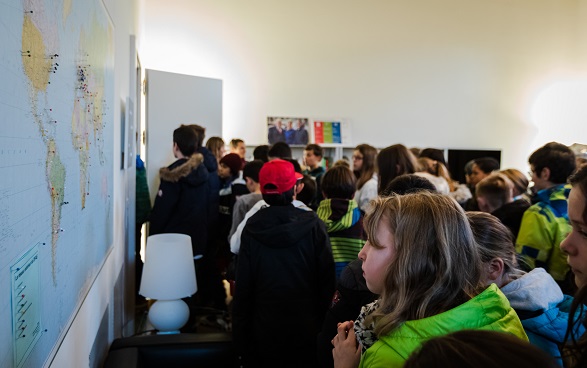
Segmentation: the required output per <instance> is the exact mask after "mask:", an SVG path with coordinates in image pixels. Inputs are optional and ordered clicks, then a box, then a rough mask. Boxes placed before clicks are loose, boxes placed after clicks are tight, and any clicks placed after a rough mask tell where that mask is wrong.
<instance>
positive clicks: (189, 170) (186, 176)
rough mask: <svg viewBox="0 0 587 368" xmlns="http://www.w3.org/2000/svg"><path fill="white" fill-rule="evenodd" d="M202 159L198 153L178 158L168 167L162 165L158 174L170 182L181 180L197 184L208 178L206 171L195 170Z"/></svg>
mask: <svg viewBox="0 0 587 368" xmlns="http://www.w3.org/2000/svg"><path fill="white" fill-rule="evenodd" d="M203 160H204V157H203V156H202V155H201V154H200V153H196V154H194V155H192V156H190V158H189V159H185V158H182V159H179V160H177V161H175V162H174V163H173V164H171V165H170V166H168V167H162V168H161V169H160V170H159V176H160V177H161V180H165V181H169V182H172V183H177V182H179V181H180V180H181V181H183V182H185V183H187V184H190V185H194V186H195V185H199V184H201V183H202V181H205V180H207V179H208V175H207V172H205V171H204V174H205V175H202V172H201V171H198V170H197V168H198V167H199V166H200V165H201V164H202V162H203Z"/></svg>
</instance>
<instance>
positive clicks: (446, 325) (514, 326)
mask: <svg viewBox="0 0 587 368" xmlns="http://www.w3.org/2000/svg"><path fill="white" fill-rule="evenodd" d="M464 329H469V330H493V331H503V332H509V333H512V334H514V335H515V336H518V337H520V338H523V339H527V336H526V333H525V332H524V329H523V327H522V324H521V323H520V320H519V318H518V316H517V314H516V312H515V311H514V310H513V309H512V308H511V307H510V304H509V303H508V300H507V299H506V297H505V296H504V295H503V293H502V292H501V291H500V290H499V289H498V288H497V286H496V285H495V284H491V285H490V286H489V287H487V289H485V290H484V291H483V292H482V293H481V294H479V295H477V296H476V297H474V298H473V299H471V300H469V301H467V302H465V303H463V304H461V305H459V306H457V307H455V308H453V309H451V310H448V311H446V312H443V313H440V314H437V315H434V316H431V317H427V318H423V319H419V320H413V321H406V322H404V324H403V325H402V326H401V327H399V328H398V329H396V330H394V331H392V332H391V333H390V334H388V335H385V336H383V337H381V338H380V340H382V341H383V342H384V343H385V344H387V345H389V346H391V347H393V346H394V345H397V341H396V340H395V339H396V338H397V336H396V335H398V334H400V335H401V337H403V338H409V339H413V340H414V341H417V340H421V339H429V338H432V337H436V336H441V335H446V334H448V333H451V332H454V331H459V330H464Z"/></svg>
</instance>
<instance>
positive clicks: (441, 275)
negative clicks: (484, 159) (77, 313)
mask: <svg viewBox="0 0 587 368" xmlns="http://www.w3.org/2000/svg"><path fill="white" fill-rule="evenodd" d="M365 229H366V231H367V235H368V239H369V240H368V241H367V243H366V244H365V246H364V247H363V249H362V250H361V252H360V253H359V258H360V259H361V260H362V261H363V273H364V276H365V280H366V282H367V286H368V288H369V290H370V291H371V292H373V293H376V294H380V295H381V297H380V299H379V300H378V303H377V304H378V306H377V308H375V310H374V311H373V312H372V313H370V314H369V315H368V316H366V319H365V326H372V327H373V333H374V335H375V337H376V340H377V341H375V342H374V344H373V345H372V346H371V347H370V348H368V349H367V350H366V351H365V353H364V354H363V355H362V356H361V354H360V351H361V347H360V345H359V346H357V345H356V342H355V331H354V329H353V322H352V321H347V322H343V323H341V325H340V326H339V328H338V334H337V335H336V336H335V337H334V339H333V345H334V347H335V348H334V350H333V356H334V361H335V366H336V367H356V366H357V363H358V362H359V357H360V366H361V367H401V366H402V365H403V363H404V361H405V360H406V359H407V358H408V357H409V355H410V354H411V353H412V352H413V351H414V350H415V349H417V348H418V347H419V346H420V344H421V343H422V342H424V341H426V340H428V339H430V338H432V337H436V336H442V335H446V334H449V333H451V332H454V331H459V330H464V329H473V330H493V331H504V332H510V333H512V334H514V335H516V336H518V337H520V338H522V339H527V337H526V334H525V333H524V330H523V328H522V325H521V323H520V320H519V319H518V317H517V315H516V313H515V312H514V310H513V309H512V308H511V307H510V306H509V303H508V302H507V299H506V298H505V296H504V295H503V294H502V293H501V292H500V291H499V289H498V288H497V286H495V285H491V286H489V287H488V288H486V289H485V290H483V288H482V286H481V261H480V257H479V254H478V250H477V245H476V243H475V240H474V238H473V234H472V232H471V228H470V226H469V223H468V220H467V217H466V215H465V213H464V211H463V210H462V208H461V207H460V206H459V204H458V203H457V202H456V201H454V200H453V199H451V198H450V197H448V196H444V195H440V194H434V193H427V192H419V193H414V194H407V195H403V196H392V197H388V198H378V199H377V200H375V201H374V202H373V209H372V211H371V212H370V213H368V214H367V216H366V217H365ZM489 311H491V312H490V313H489Z"/></svg>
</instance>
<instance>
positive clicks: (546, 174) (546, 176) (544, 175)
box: [539, 167, 550, 181]
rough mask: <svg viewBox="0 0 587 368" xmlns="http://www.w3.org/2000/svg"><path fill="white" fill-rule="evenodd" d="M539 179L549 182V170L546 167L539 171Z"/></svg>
mask: <svg viewBox="0 0 587 368" xmlns="http://www.w3.org/2000/svg"><path fill="white" fill-rule="evenodd" d="M539 177H540V179H542V180H546V181H550V169H549V168H548V167H544V168H542V171H540V176H539Z"/></svg>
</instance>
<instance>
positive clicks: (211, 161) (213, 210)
mask: <svg viewBox="0 0 587 368" xmlns="http://www.w3.org/2000/svg"><path fill="white" fill-rule="evenodd" d="M199 152H200V153H201V154H202V156H203V157H204V161H203V164H204V166H205V167H206V170H207V171H208V191H209V195H208V201H207V202H208V223H209V224H214V223H215V222H216V221H217V220H218V198H219V192H220V177H219V176H218V161H217V160H216V156H214V155H213V154H212V152H210V150H209V149H207V148H206V147H200V149H199Z"/></svg>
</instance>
